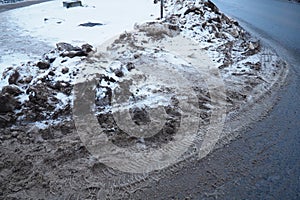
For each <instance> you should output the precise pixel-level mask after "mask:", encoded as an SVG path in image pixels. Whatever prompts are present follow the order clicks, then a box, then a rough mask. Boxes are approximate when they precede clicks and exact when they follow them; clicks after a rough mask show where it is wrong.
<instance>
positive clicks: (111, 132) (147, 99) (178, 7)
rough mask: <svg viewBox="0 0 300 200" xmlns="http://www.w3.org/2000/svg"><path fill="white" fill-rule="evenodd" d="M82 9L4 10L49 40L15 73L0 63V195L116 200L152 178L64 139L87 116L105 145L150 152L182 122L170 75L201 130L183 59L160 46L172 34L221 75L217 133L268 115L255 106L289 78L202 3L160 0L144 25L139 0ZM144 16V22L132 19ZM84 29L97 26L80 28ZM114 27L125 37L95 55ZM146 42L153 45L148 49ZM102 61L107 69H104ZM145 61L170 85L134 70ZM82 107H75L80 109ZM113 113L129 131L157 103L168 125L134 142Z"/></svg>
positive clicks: (202, 104) (206, 98)
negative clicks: (128, 121) (221, 116)
mask: <svg viewBox="0 0 300 200" xmlns="http://www.w3.org/2000/svg"><path fill="white" fill-rule="evenodd" d="M83 4H84V6H83V7H79V8H72V9H68V10H67V9H65V8H62V5H61V1H52V2H48V3H44V4H41V5H35V6H31V7H27V8H22V9H20V10H16V11H12V12H9V17H10V18H11V20H15V21H16V23H17V24H18V26H19V27H20V28H22V29H23V30H24V34H30V35H33V36H35V37H37V38H39V39H42V40H44V41H46V42H47V43H49V44H55V43H57V44H56V48H55V49H53V50H52V51H50V52H48V53H45V54H44V55H43V56H42V57H41V59H40V60H34V61H29V62H24V63H22V64H17V63H16V65H13V66H11V65H8V66H5V65H6V63H1V69H2V73H1V75H0V79H1V82H0V87H1V89H2V90H1V93H0V104H1V107H0V126H1V127H2V129H1V133H2V135H1V136H0V141H1V144H2V145H3V146H5V147H7V148H5V150H4V151H5V152H4V154H1V155H0V156H1V161H3V162H2V163H1V166H2V168H3V169H5V170H2V172H3V173H5V175H4V176H1V178H2V177H3V178H2V180H1V181H2V183H3V184H2V185H0V190H1V191H3V192H2V193H0V196H1V195H2V196H4V197H5V198H8V197H11V198H20V197H24V195H25V194H26V195H25V197H24V198H41V199H43V198H48V199H49V198H50V199H52V198H53V199H55V198H58V197H59V198H69V199H73V198H78V199H86V198H96V199H97V198H98V199H105V198H122V199H124V198H125V199H126V198H130V194H131V193H134V192H135V191H136V190H138V189H140V188H142V187H143V186H145V185H146V184H147V183H146V182H147V181H148V180H149V179H150V178H153V179H159V177H160V175H159V172H157V173H156V172H153V173H154V174H151V176H150V175H149V174H136V175H131V174H127V173H123V172H120V171H116V170H114V169H111V168H108V167H106V166H104V165H101V164H99V163H98V162H96V160H95V158H94V157H93V156H92V155H90V154H89V153H88V152H87V149H86V147H84V145H83V144H82V142H81V141H80V138H79V137H78V135H77V134H75V133H74V132H75V127H74V122H73V121H72V120H73V118H72V114H74V113H73V112H75V113H80V112H83V114H85V112H88V111H87V110H89V109H91V110H92V111H93V112H94V114H95V115H96V117H97V120H98V122H99V123H100V125H101V127H102V128H104V129H105V133H106V135H107V137H108V139H109V140H110V141H112V142H113V143H114V144H115V145H118V146H121V147H132V148H135V149H136V150H141V149H142V150H151V149H156V148H159V147H160V146H162V145H164V144H166V143H168V142H170V141H172V140H173V137H174V135H175V134H176V131H177V130H178V128H179V126H180V118H181V115H180V110H179V108H178V100H179V98H180V97H179V96H175V95H174V93H175V89H174V88H176V87H174V82H176V81H177V80H181V79H180V78H179V77H176V76H175V74H176V73H177V72H180V73H182V74H185V75H186V77H188V79H189V80H190V82H188V81H187V82H185V81H178V82H176V84H178V85H180V86H182V87H183V88H185V86H190V87H192V88H193V90H194V91H193V92H195V95H196V97H197V103H198V104H199V108H198V107H197V109H199V113H197V114H199V121H200V122H199V123H200V125H201V126H200V127H201V128H203V129H206V128H207V127H208V125H209V124H210V117H211V115H212V110H213V109H214V105H213V102H212V98H211V97H210V94H209V90H208V88H207V85H206V83H205V81H203V79H201V77H198V75H197V73H194V71H193V70H191V69H192V67H191V64H189V63H188V62H186V61H185V60H183V59H181V58H180V57H176V56H174V55H173V54H171V53H170V52H167V51H165V50H164V49H163V47H162V46H160V45H159V44H160V42H162V41H165V40H167V39H168V38H174V37H176V36H177V35H178V34H181V35H183V36H185V37H187V38H191V39H192V40H193V41H194V42H195V43H198V44H199V47H200V48H201V49H202V50H204V51H206V52H207V53H208V56H210V58H211V59H212V60H213V62H214V64H215V66H213V67H215V68H217V69H218V70H219V71H220V74H221V76H222V78H223V81H224V84H225V86H226V99H225V102H224V105H226V109H227V115H228V117H227V119H226V123H225V127H224V133H223V137H226V136H227V135H230V134H232V131H236V130H238V129H239V128H240V127H241V126H246V125H247V123H249V122H251V121H253V120H256V119H257V118H254V119H252V118H251V115H250V114H249V110H250V111H251V110H253V112H256V113H255V114H256V116H255V117H257V116H258V115H260V114H261V113H262V112H263V110H264V109H268V108H269V106H270V105H267V104H266V102H264V101H263V99H264V98H265V96H268V95H269V94H271V93H273V92H274V90H275V89H277V88H278V87H279V86H280V85H281V84H282V83H283V81H284V79H285V76H286V73H287V71H288V69H287V66H286V63H285V62H284V61H282V60H281V59H280V58H278V56H277V55H276V54H275V53H274V52H273V51H271V50H270V49H268V48H265V47H263V46H261V44H260V42H259V40H257V39H255V38H252V37H251V36H250V35H249V34H248V33H246V32H245V31H244V30H243V29H242V28H241V27H240V26H239V25H238V22H236V21H235V20H233V19H230V18H228V17H227V16H225V15H224V14H222V13H221V12H220V11H219V10H218V8H217V7H216V6H215V5H214V4H212V3H211V2H210V1H204V0H203V1H202V0H196V1H195V0H193V1H192V0H186V1H183V0H169V1H167V4H166V5H165V10H166V14H167V15H166V18H165V19H163V20H161V21H154V19H155V17H156V16H158V13H157V11H158V10H159V9H158V7H157V6H154V5H152V1H148V0H128V1H105V3H104V2H102V1H92V0H86V1H83ZM112 13H113V14H112ZM151 14H154V15H153V16H151ZM127 16H128V17H127ZM145 20H152V21H153V22H148V23H141V22H144V21H145ZM88 22H92V23H101V24H103V25H101V26H94V27H82V26H79V25H80V24H83V23H88ZM136 22H139V24H137V25H135V30H134V31H129V30H131V29H133V25H134V24H135V23H136ZM125 30H127V31H126V32H124V31H125ZM120 32H123V33H122V34H120V35H119V36H118V37H116V38H115V40H112V41H111V43H108V47H109V48H107V49H106V48H105V49H103V47H105V46H103V45H100V44H101V43H102V42H104V41H106V40H107V39H109V38H111V37H112V36H115V35H116V34H118V33H120ZM64 42H67V43H64ZM87 43H89V44H87ZM152 43H153V44H157V45H156V46H155V45H154V46H152V47H151V48H149V47H148V46H147V45H146V44H152ZM90 44H91V45H90ZM99 45H100V46H99ZM178 48H181V47H180V46H178ZM110 55H113V58H114V62H111V63H110V64H108V63H109V62H108V60H107V58H108V57H109V56H110ZM162 63H163V64H162ZM145 64H146V65H148V64H149V66H151V67H154V66H157V67H156V68H155V69H156V70H153V69H152V68H149V69H146V70H148V71H149V73H150V72H151V73H152V71H154V72H153V73H154V74H155V75H156V76H157V77H160V76H161V77H166V76H168V77H169V78H170V82H168V83H170V84H169V85H168V84H166V85H162V84H159V83H158V82H156V80H155V79H152V78H151V77H150V76H147V74H146V73H142V70H141V66H145ZM164 66H168V67H169V68H172V69H174V71H172V70H169V71H170V74H166V71H167V69H168V68H167V67H166V68H165V67H164ZM4 68H5V69H4ZM91 70H92V71H91ZM91 72H95V73H92V74H93V75H94V76H95V78H96V84H95V87H94V88H92V91H90V89H89V88H86V87H85V85H84V84H83V82H82V80H86V79H88V78H89V75H90V74H91ZM173 72H174V76H173V74H172V73H173ZM154 77H155V76H154ZM177 78H178V79H177ZM76 83H77V84H76ZM124 86H128V87H124ZM74 87H76V88H77V90H76V91H75V92H74ZM120 91H121V92H120ZM76 92H77V93H76ZM89 92H92V93H93V94H94V96H95V99H92V100H93V103H94V106H93V107H84V106H88V105H86V101H85V100H88V99H85V98H87V97H88V96H89ZM118 92H119V93H120V94H124V97H126V98H127V99H128V102H126V104H124V103H118V102H117V104H114V105H113V102H112V99H113V95H114V94H115V93H118ZM74 95H75V96H76V97H78V96H79V97H82V99H81V101H76V99H75V98H74ZM218 95H220V96H222V95H223V94H218ZM120 96H121V97H123V96H122V95H120ZM74 100H75V101H74ZM74 104H77V106H74ZM198 104H197V106H198ZM261 105H262V106H261ZM81 106H83V108H85V109H83V110H80V109H81ZM194 106H195V105H194ZM257 106H260V107H257ZM73 107H75V109H74V110H72V109H73ZM113 108H117V109H120V110H121V109H124V108H129V110H130V114H131V115H132V120H133V121H134V122H135V124H138V125H143V124H147V123H149V116H148V111H149V110H151V109H156V108H163V109H164V110H165V113H166V115H167V121H166V123H165V124H164V126H163V128H162V129H161V130H160V131H159V132H158V133H157V134H156V135H155V136H153V137H150V138H138V137H132V136H129V135H128V134H126V133H125V132H124V131H123V130H121V129H120V128H119V127H118V126H117V124H116V122H115V120H114V116H113V114H112V109H113ZM256 108H259V109H260V110H256ZM197 109H196V110H197ZM241 113H242V114H241ZM84 120H89V119H84ZM235 120H237V121H235ZM249 120H250V121H249ZM33 123H34V126H33V125H32V124H33ZM88 128H90V127H88ZM201 131H202V130H199V134H200V136H201ZM227 139H228V138H227ZM229 139H230V138H229ZM193 153H194V152H187V153H186V155H184V156H183V158H184V159H185V158H190V157H191V156H192V155H194V154H193ZM12 158H13V160H12ZM12 165H13V166H14V167H13V169H11V166H12ZM58 166H59V167H58ZM166 171H168V170H166ZM2 172H1V173H2ZM44 172H47V173H44ZM1 175H2V174H1ZM149 177H150V178H149ZM25 186H26V187H25ZM106 189H107V190H106ZM91 191H93V192H91ZM119 195H120V196H119ZM2 196H1V197H2Z"/></svg>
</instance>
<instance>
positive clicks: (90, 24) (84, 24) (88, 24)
mask: <svg viewBox="0 0 300 200" xmlns="http://www.w3.org/2000/svg"><path fill="white" fill-rule="evenodd" d="M103 25H104V24H102V23H94V22H87V23H83V24H79V26H84V27H94V26H103Z"/></svg>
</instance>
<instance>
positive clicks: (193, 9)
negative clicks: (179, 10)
mask: <svg viewBox="0 0 300 200" xmlns="http://www.w3.org/2000/svg"><path fill="white" fill-rule="evenodd" d="M191 12H192V13H195V14H198V15H203V12H202V11H201V10H200V8H195V7H194V8H189V9H187V10H186V11H185V12H184V15H187V14H189V13H191Z"/></svg>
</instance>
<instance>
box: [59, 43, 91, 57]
mask: <svg viewBox="0 0 300 200" xmlns="http://www.w3.org/2000/svg"><path fill="white" fill-rule="evenodd" d="M56 46H57V49H58V50H59V51H62V53H60V56H62V57H69V58H74V57H76V56H87V55H88V54H89V53H90V52H92V51H93V46H92V45H90V44H84V45H82V46H81V48H80V47H74V46H73V45H71V44H68V43H64V42H61V43H57V44H56Z"/></svg>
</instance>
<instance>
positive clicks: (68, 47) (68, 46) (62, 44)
mask: <svg viewBox="0 0 300 200" xmlns="http://www.w3.org/2000/svg"><path fill="white" fill-rule="evenodd" d="M56 47H57V49H58V50H59V51H80V50H81V49H80V48H79V47H74V46H73V45H71V44H69V43H65V42H60V43H57V44H56Z"/></svg>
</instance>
